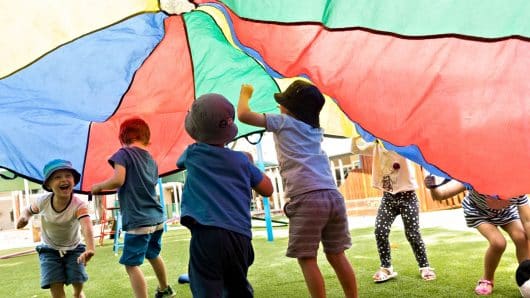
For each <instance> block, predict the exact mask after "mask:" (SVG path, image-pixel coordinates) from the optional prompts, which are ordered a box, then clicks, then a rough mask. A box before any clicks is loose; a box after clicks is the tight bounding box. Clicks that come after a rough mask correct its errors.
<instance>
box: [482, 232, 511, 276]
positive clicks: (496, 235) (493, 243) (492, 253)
mask: <svg viewBox="0 0 530 298" xmlns="http://www.w3.org/2000/svg"><path fill="white" fill-rule="evenodd" d="M477 230H478V231H479V232H480V233H481V234H482V235H483V236H484V237H485V238H486V239H487V240H488V242H489V246H488V249H487V250H486V255H485V256H484V277H483V278H484V279H487V280H489V281H492V282H493V280H494V278H495V270H497V266H498V265H499V262H500V260H501V257H502V254H503V253H504V250H505V249H506V239H504V236H503V235H502V233H501V231H499V229H498V228H497V227H496V226H494V225H492V224H489V223H483V224H481V225H479V226H478V227H477Z"/></svg>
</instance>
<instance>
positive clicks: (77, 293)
mask: <svg viewBox="0 0 530 298" xmlns="http://www.w3.org/2000/svg"><path fill="white" fill-rule="evenodd" d="M72 287H73V288H74V297H75V298H85V294H84V293H83V284H82V283H73V284H72Z"/></svg>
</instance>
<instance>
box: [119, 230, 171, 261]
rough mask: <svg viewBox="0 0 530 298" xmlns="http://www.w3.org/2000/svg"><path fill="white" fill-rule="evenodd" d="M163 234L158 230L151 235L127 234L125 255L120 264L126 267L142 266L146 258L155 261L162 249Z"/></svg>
mask: <svg viewBox="0 0 530 298" xmlns="http://www.w3.org/2000/svg"><path fill="white" fill-rule="evenodd" d="M162 233H164V230H163V229H162V230H158V231H155V232H153V233H151V234H142V235H137V234H129V233H127V232H126V233H125V237H124V241H123V254H122V255H121V258H120V264H122V265H125V266H140V265H142V264H143V262H144V258H147V259H155V258H156V257H158V255H159V254H160V250H161V249H162Z"/></svg>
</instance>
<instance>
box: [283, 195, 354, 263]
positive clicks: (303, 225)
mask: <svg viewBox="0 0 530 298" xmlns="http://www.w3.org/2000/svg"><path fill="white" fill-rule="evenodd" d="M283 210H284V212H285V215H286V216H287V217H288V218H289V245H288V247H287V253H286V256H288V257H291V258H311V257H316V256H317V252H318V245H319V243H320V241H322V246H323V247H324V252H325V253H326V254H337V253H341V252H343V251H344V250H346V249H348V248H350V247H351V237H350V231H349V229H348V217H347V215H346V204H345V203H344V198H343V197H342V195H341V194H340V192H338V191H337V190H331V189H325V190H318V191H312V192H308V193H304V194H301V195H297V196H294V197H292V198H291V200H290V201H289V202H288V203H287V204H285V206H284V209H283Z"/></svg>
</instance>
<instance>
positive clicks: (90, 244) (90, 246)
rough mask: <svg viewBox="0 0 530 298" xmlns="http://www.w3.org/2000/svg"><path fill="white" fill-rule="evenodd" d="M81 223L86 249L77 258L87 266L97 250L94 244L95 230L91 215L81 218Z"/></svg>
mask: <svg viewBox="0 0 530 298" xmlns="http://www.w3.org/2000/svg"><path fill="white" fill-rule="evenodd" d="M79 223H80V224H81V232H82V233H83V237H84V238H85V244H86V250H85V252H83V253H82V254H81V255H80V256H79V258H77V262H78V263H80V264H83V265H85V266H86V264H87V263H88V261H90V259H91V258H92V257H93V256H94V253H95V251H96V248H95V246H94V231H93V226H92V220H91V219H90V216H85V217H83V218H81V219H80V220H79Z"/></svg>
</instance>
